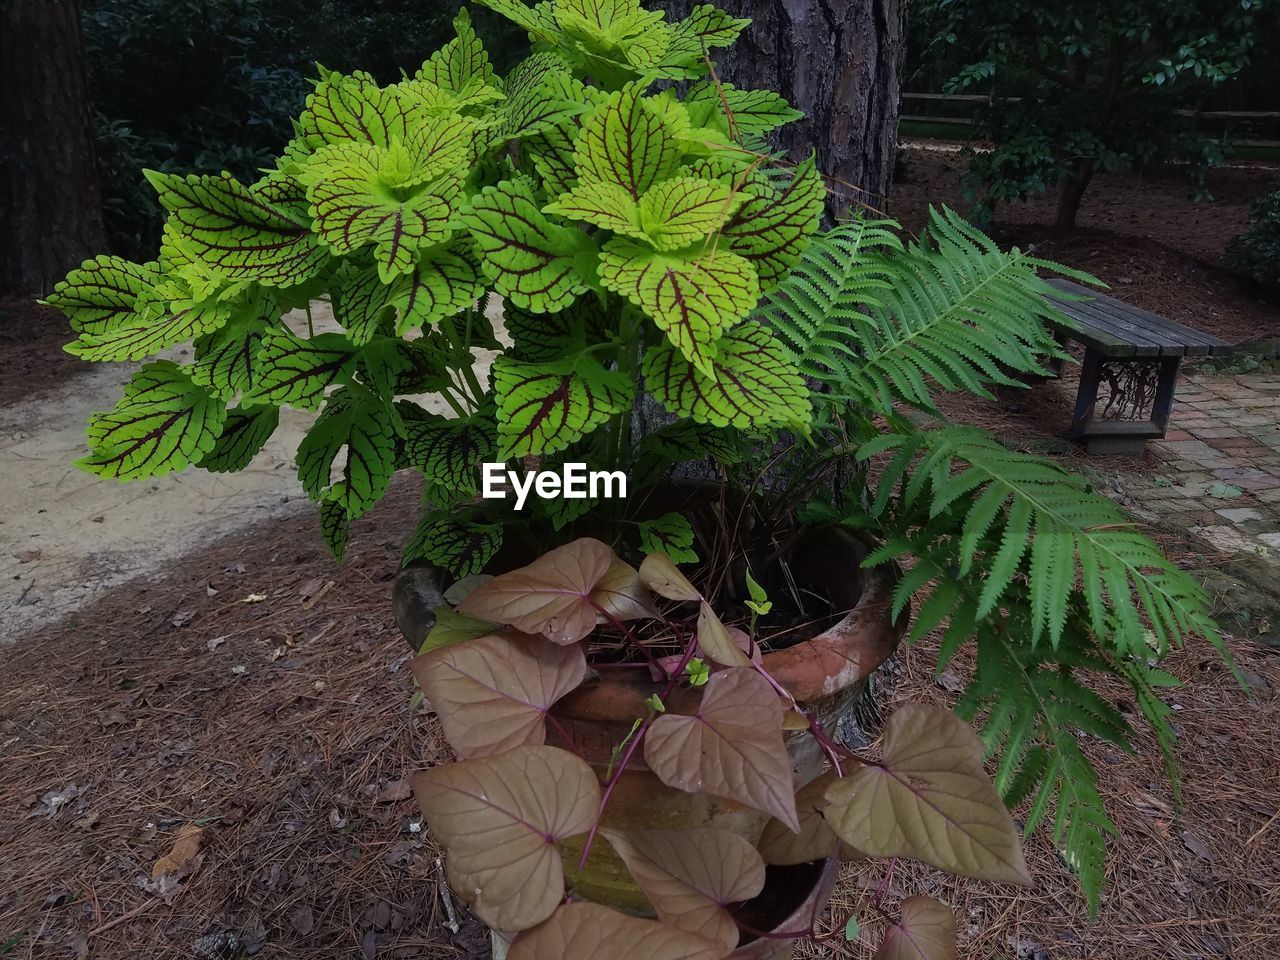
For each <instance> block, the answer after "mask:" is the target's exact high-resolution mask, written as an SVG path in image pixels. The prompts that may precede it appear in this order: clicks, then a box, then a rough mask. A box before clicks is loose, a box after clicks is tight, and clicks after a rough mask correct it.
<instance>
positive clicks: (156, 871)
mask: <svg viewBox="0 0 1280 960" xmlns="http://www.w3.org/2000/svg"><path fill="white" fill-rule="evenodd" d="M203 835H204V829H203V828H202V827H197V826H196V825H195V824H194V823H184V824H183V825H182V826H181V827H179V828H178V835H177V836H176V837H175V838H174V841H173V849H171V850H170V851H169V852H168V853H166V854H165V855H164V856H163V857H161V858H160V859H159V860H157V861H156V862H155V864H154V865H153V866H152V867H151V879H152V880H158V879H160V876H161V875H162V874H166V873H179V872H182V871H185V870H187V868H188V867H189V866H190V864H191V861H192V860H194V859H195V857H196V854H198V853H199V852H200V841H201V837H202V836H203Z"/></svg>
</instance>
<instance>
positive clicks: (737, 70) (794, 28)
mask: <svg viewBox="0 0 1280 960" xmlns="http://www.w3.org/2000/svg"><path fill="white" fill-rule="evenodd" d="M660 5H661V6H664V7H666V8H667V9H668V11H669V14H670V15H671V17H670V18H672V19H674V17H676V16H684V15H685V14H687V13H688V12H689V10H690V9H691V8H692V7H693V5H694V3H693V0H666V2H665V3H662V4H660ZM718 5H719V6H722V7H723V8H724V9H726V10H727V11H728V12H729V13H731V14H733V15H734V16H737V17H750V18H752V20H753V23H752V25H751V27H750V28H749V29H748V30H747V31H746V32H745V33H744V34H743V36H742V37H741V38H740V39H739V40H738V42H737V43H736V44H735V45H734V46H733V47H730V48H729V49H727V50H717V51H714V52H715V54H716V59H717V60H718V62H719V63H720V79H721V80H724V81H726V82H729V83H732V84H734V86H738V87H756V88H766V87H767V88H768V89H770V90H776V91H777V92H778V93H780V94H782V95H783V96H784V97H786V98H787V100H789V101H790V102H791V105H792V106H794V107H795V108H796V109H798V110H803V111H804V113H805V119H804V120H802V121H800V122H798V123H794V124H790V125H788V126H787V127H784V128H783V130H782V131H781V138H780V140H779V145H780V146H782V147H784V148H785V149H786V150H787V151H788V153H789V154H790V157H791V159H792V160H800V159H802V158H803V157H804V156H806V155H807V154H808V152H809V150H810V149H814V150H816V151H817V153H818V169H819V170H821V171H822V172H823V173H825V174H827V175H828V176H829V177H833V178H835V180H833V181H828V185H829V186H831V187H832V189H833V191H834V194H833V197H834V200H835V202H834V203H833V204H832V205H831V206H832V209H833V211H834V210H835V209H844V208H847V207H849V206H850V205H851V204H853V205H855V206H856V205H859V204H865V205H867V206H870V207H873V208H876V209H878V210H884V209H885V198H886V197H887V196H888V194H889V188H890V186H891V185H892V183H893V163H894V155H895V152H896V149H897V141H898V83H899V74H900V72H901V69H902V59H903V52H904V50H905V36H904V26H903V15H904V13H905V10H906V2H905V0H728V2H722V3H720V4H718Z"/></svg>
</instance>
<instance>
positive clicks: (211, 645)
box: [205, 634, 227, 653]
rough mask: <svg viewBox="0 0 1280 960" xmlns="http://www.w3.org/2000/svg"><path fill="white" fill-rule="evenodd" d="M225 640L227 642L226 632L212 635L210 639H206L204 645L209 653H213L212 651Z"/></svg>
mask: <svg viewBox="0 0 1280 960" xmlns="http://www.w3.org/2000/svg"><path fill="white" fill-rule="evenodd" d="M226 642H227V634H223V635H222V636H220V637H214V638H213V639H211V640H206V641H205V646H206V647H207V648H208V649H209V652H210V653H213V651H215V650H217V649H218V648H219V647H220V646H222V645H223V644H224V643H226Z"/></svg>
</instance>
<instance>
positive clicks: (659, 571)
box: [640, 553, 702, 600]
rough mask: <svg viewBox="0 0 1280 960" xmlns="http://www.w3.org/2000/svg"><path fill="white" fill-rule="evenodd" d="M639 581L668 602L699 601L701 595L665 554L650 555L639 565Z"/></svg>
mask: <svg viewBox="0 0 1280 960" xmlns="http://www.w3.org/2000/svg"><path fill="white" fill-rule="evenodd" d="M640 579H641V580H643V581H644V585H645V586H646V587H648V588H649V589H650V590H652V591H653V592H654V593H656V594H658V596H661V597H666V598H667V599H668V600H701V599H702V594H700V593H698V591H697V589H696V588H695V587H694V585H693V584H692V583H690V582H689V580H688V578H687V577H686V576H685V575H684V574H683V573H681V572H680V571H679V570H678V569H677V568H676V565H675V564H674V563H672V562H671V558H670V557H668V556H667V555H666V554H665V553H651V554H649V555H648V556H647V557H645V558H644V560H643V561H642V562H641V564H640Z"/></svg>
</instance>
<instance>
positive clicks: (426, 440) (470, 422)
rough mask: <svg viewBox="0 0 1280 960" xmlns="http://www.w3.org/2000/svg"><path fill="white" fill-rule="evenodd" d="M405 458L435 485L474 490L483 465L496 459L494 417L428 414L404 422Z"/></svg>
mask: <svg viewBox="0 0 1280 960" xmlns="http://www.w3.org/2000/svg"><path fill="white" fill-rule="evenodd" d="M404 444H405V458H406V460H407V462H408V464H409V466H411V467H414V468H416V469H418V470H420V471H422V473H423V475H424V476H425V477H426V478H427V480H429V481H430V482H431V483H433V484H437V485H439V486H442V487H444V488H446V489H449V490H464V491H467V492H468V493H474V492H475V491H476V490H477V489H478V487H479V481H480V465H481V464H482V463H484V462H485V461H487V460H491V459H493V454H494V449H495V448H496V446H497V433H496V428H495V426H494V423H493V418H492V416H485V415H481V414H477V415H474V416H471V417H467V418H465V419H461V418H459V419H453V420H450V419H448V418H446V417H441V416H437V415H435V414H427V415H426V416H425V417H423V418H422V419H420V420H413V421H410V422H407V423H406V424H405V440H404Z"/></svg>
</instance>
